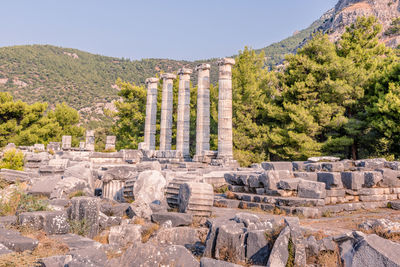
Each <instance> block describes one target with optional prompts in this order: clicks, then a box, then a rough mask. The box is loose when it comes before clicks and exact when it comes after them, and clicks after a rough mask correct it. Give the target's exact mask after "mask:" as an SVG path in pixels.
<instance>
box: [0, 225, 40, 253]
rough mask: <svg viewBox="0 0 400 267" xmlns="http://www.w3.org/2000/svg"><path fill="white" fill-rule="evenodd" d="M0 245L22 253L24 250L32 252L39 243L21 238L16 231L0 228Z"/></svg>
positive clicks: (31, 239)
mask: <svg viewBox="0 0 400 267" xmlns="http://www.w3.org/2000/svg"><path fill="white" fill-rule="evenodd" d="M0 244H2V245H3V246H5V247H7V248H8V249H10V250H13V251H16V252H22V251H25V250H34V249H35V248H36V247H37V245H38V244H39V241H38V240H36V239H33V238H29V237H25V236H22V235H21V234H20V233H19V232H18V231H14V230H8V229H5V228H0Z"/></svg>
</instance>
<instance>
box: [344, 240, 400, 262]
mask: <svg viewBox="0 0 400 267" xmlns="http://www.w3.org/2000/svg"><path fill="white" fill-rule="evenodd" d="M356 240H357V241H356V243H355V244H354V246H353V251H352V255H351V256H352V258H351V260H349V261H345V265H346V266H376V267H380V266H382V267H383V266H400V257H399V255H400V244H398V243H395V242H392V241H389V240H387V239H384V238H381V237H379V236H377V235H360V236H358V237H356ZM349 258H350V257H349Z"/></svg>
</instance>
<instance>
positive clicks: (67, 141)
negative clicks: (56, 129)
mask: <svg viewBox="0 0 400 267" xmlns="http://www.w3.org/2000/svg"><path fill="white" fill-rule="evenodd" d="M71 141H72V137H71V136H70V135H63V137H62V142H61V144H62V145H61V146H62V149H71Z"/></svg>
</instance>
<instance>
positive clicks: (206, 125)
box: [196, 64, 210, 156]
mask: <svg viewBox="0 0 400 267" xmlns="http://www.w3.org/2000/svg"><path fill="white" fill-rule="evenodd" d="M196 70H197V71H198V72H199V76H198V85H197V123H196V156H201V155H202V154H203V151H205V150H210V65H209V64H200V65H198V66H197V67H196Z"/></svg>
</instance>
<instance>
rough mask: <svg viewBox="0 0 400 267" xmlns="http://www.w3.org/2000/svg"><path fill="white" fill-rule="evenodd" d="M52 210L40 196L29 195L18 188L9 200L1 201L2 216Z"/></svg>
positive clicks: (0, 211) (0, 213) (0, 212)
mask: <svg viewBox="0 0 400 267" xmlns="http://www.w3.org/2000/svg"><path fill="white" fill-rule="evenodd" d="M46 210H50V208H49V206H48V202H47V201H46V199H44V198H42V197H40V196H33V195H28V194H26V193H25V192H23V191H22V190H21V189H19V188H16V189H14V191H13V192H12V193H11V196H10V198H9V199H7V200H5V199H2V200H0V216H6V215H15V214H16V213H17V212H18V213H21V212H31V211H46Z"/></svg>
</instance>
